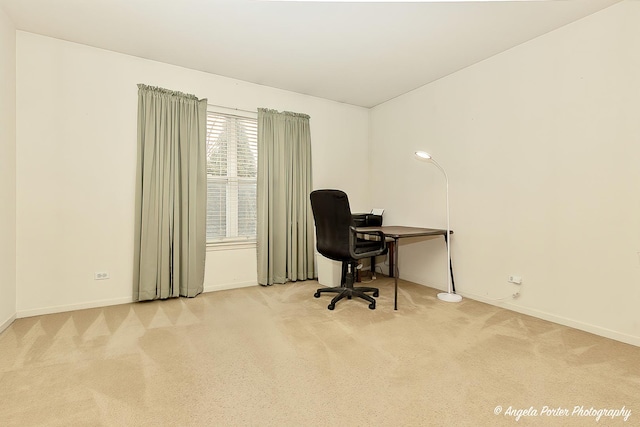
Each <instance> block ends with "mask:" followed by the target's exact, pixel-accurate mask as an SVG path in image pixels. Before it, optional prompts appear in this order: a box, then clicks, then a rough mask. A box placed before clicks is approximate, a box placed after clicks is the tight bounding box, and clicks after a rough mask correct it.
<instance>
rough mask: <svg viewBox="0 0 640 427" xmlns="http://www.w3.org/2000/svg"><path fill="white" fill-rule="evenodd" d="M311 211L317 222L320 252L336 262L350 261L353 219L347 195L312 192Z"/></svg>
mask: <svg viewBox="0 0 640 427" xmlns="http://www.w3.org/2000/svg"><path fill="white" fill-rule="evenodd" d="M311 209H312V210H313V218H314V220H315V222H316V241H317V248H318V252H320V254H322V255H324V256H325V257H327V258H329V259H333V260H336V261H348V260H350V259H351V254H350V253H349V227H350V226H352V225H353V219H352V216H351V208H350V207H349V199H348V198H347V195H346V193H345V192H344V191H340V190H315V191H313V192H311Z"/></svg>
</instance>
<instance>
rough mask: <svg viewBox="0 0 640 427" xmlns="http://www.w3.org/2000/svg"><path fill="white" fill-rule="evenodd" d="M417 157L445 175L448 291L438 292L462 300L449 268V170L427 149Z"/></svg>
mask: <svg viewBox="0 0 640 427" xmlns="http://www.w3.org/2000/svg"><path fill="white" fill-rule="evenodd" d="M415 157H416V159H418V160H421V161H425V162H431V163H433V164H434V165H436V167H437V168H438V169H440V171H442V174H443V175H444V180H445V185H446V190H447V191H446V195H447V234H446V236H445V241H446V243H447V269H446V272H447V285H448V286H447V292H441V293H439V294H438V299H439V300H442V301H446V302H460V301H462V297H461V296H460V295H458V294H455V293H454V292H453V287H452V286H451V274H450V271H449V269H450V268H451V244H450V242H449V239H450V238H451V226H450V222H449V217H450V215H449V176H448V175H447V172H446V171H445V170H444V168H443V167H442V166H440V163H438V162H437V161H436V160H435V159H434V158H433V157H432V156H431V155H430V154H429V153H427V152H425V151H416V152H415Z"/></svg>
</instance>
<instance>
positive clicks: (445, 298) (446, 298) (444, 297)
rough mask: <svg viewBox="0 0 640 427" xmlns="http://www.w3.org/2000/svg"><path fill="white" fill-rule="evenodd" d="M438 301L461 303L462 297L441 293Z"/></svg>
mask: <svg viewBox="0 0 640 427" xmlns="http://www.w3.org/2000/svg"><path fill="white" fill-rule="evenodd" d="M438 299H439V300H442V301H446V302H460V301H462V297H461V296H460V295H458V294H450V293H448V292H441V293H439V294H438Z"/></svg>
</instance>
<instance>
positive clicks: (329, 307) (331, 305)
mask: <svg viewBox="0 0 640 427" xmlns="http://www.w3.org/2000/svg"><path fill="white" fill-rule="evenodd" d="M327 308H328V309H329V310H333V309H334V308H336V305H335V304H329V306H328V307H327Z"/></svg>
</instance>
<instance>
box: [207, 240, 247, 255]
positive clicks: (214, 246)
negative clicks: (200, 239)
mask: <svg viewBox="0 0 640 427" xmlns="http://www.w3.org/2000/svg"><path fill="white" fill-rule="evenodd" d="M256 246H257V244H256V241H255V240H248V241H247V240H242V241H237V240H236V241H228V242H215V243H207V252H215V251H230V250H236V249H255V248H256Z"/></svg>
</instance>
